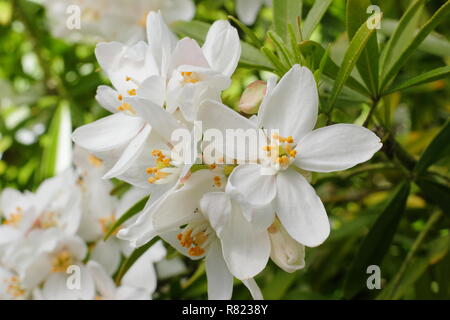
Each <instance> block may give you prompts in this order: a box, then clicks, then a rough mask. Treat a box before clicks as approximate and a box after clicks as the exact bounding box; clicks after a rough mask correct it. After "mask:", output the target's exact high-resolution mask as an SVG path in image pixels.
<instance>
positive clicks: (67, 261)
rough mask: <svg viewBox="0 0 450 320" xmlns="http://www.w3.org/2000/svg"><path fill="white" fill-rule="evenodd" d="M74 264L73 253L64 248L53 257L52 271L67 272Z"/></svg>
mask: <svg viewBox="0 0 450 320" xmlns="http://www.w3.org/2000/svg"><path fill="white" fill-rule="evenodd" d="M72 264H73V257H72V254H71V253H70V252H69V251H67V250H63V251H61V252H59V253H58V254H57V255H55V257H54V258H53V259H52V272H65V271H66V270H67V268H68V267H69V266H70V265H72Z"/></svg>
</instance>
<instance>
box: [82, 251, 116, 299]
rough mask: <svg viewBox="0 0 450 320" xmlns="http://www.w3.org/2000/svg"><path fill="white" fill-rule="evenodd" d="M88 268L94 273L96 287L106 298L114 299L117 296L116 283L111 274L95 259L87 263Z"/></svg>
mask: <svg viewBox="0 0 450 320" xmlns="http://www.w3.org/2000/svg"><path fill="white" fill-rule="evenodd" d="M86 267H87V269H88V270H89V272H90V273H91V275H92V278H93V279H94V282H95V287H96V289H97V291H98V292H99V293H100V295H101V297H102V298H104V299H108V300H112V299H115V298H116V291H117V290H116V284H115V283H114V281H113V279H112V278H111V276H110V275H109V274H108V273H106V271H105V269H104V268H103V267H102V265H101V264H99V263H98V262H96V261H94V260H90V261H89V262H88V263H87V265H86Z"/></svg>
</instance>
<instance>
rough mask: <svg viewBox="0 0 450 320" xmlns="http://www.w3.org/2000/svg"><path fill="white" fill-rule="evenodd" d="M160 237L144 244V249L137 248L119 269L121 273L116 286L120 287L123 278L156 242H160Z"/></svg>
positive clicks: (118, 273) (117, 276) (118, 275)
mask: <svg viewBox="0 0 450 320" xmlns="http://www.w3.org/2000/svg"><path fill="white" fill-rule="evenodd" d="M158 239H159V238H158V237H154V238H153V239H152V240H150V241H149V242H147V243H146V244H144V245H143V246H142V247H139V248H136V249H135V250H134V251H133V252H132V253H131V254H130V256H129V257H128V258H127V259H125V260H124V261H123V262H122V265H121V266H120V268H119V271H118V272H117V274H116V284H117V285H120V281H122V278H123V276H124V275H125V274H126V273H127V271H128V270H129V269H130V268H131V267H132V266H133V264H134V263H135V262H136V261H137V260H138V259H139V258H140V257H141V256H142V255H143V254H144V253H145V252H146V251H147V250H148V249H150V247H151V246H153V245H154V244H155V243H156V241H158Z"/></svg>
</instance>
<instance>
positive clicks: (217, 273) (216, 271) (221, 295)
mask: <svg viewBox="0 0 450 320" xmlns="http://www.w3.org/2000/svg"><path fill="white" fill-rule="evenodd" d="M206 277H207V279H208V299H209V300H230V299H231V295H232V294H233V276H232V275H231V273H230V272H229V271H228V268H227V265H226V264H225V261H224V260H223V256H222V250H221V249H220V244H219V243H218V242H217V241H215V242H213V243H212V244H211V246H210V248H209V250H208V255H207V256H206Z"/></svg>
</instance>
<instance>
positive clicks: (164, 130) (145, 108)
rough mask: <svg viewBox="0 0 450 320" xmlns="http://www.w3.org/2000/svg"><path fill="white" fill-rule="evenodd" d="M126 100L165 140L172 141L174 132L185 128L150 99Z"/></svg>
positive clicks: (131, 98) (133, 98) (134, 98)
mask: <svg viewBox="0 0 450 320" xmlns="http://www.w3.org/2000/svg"><path fill="white" fill-rule="evenodd" d="M124 101H125V102H127V103H129V104H130V105H131V106H132V107H133V108H134V109H135V110H136V112H137V114H138V116H140V117H142V118H143V119H144V120H145V121H146V122H147V123H149V124H150V126H151V127H152V130H154V131H155V132H156V133H158V134H159V135H160V136H161V137H162V138H163V139H164V141H167V142H169V141H171V138H172V134H173V132H174V131H175V130H177V129H182V128H183V127H182V126H181V125H180V124H179V123H178V122H177V120H176V119H175V117H173V116H172V115H171V114H170V113H168V112H167V111H166V110H164V109H163V108H161V107H160V106H158V105H156V104H154V103H153V102H152V101H150V100H145V99H142V98H138V97H129V98H125V99H124Z"/></svg>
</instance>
